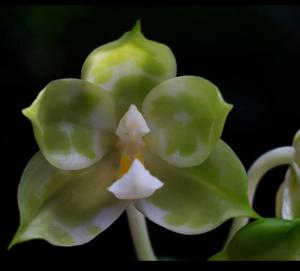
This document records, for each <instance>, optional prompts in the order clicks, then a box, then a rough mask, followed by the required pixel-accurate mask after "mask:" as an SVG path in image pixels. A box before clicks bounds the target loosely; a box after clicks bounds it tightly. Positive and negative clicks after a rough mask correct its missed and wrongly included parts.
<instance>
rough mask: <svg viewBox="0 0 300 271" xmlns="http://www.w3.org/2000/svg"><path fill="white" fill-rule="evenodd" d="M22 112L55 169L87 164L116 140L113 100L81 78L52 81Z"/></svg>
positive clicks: (83, 166)
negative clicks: (30, 123) (28, 120)
mask: <svg viewBox="0 0 300 271" xmlns="http://www.w3.org/2000/svg"><path fill="white" fill-rule="evenodd" d="M23 113H24V115H25V116H26V117H28V118H29V119H30V120H31V122H32V125H33V129H34V135H35V138H36V140H37V143H38V145H39V147H40V149H41V151H42V153H43V154H44V156H45V157H46V159H47V160H48V161H49V162H50V163H51V164H52V165H53V166H55V167H57V168H61V169H67V170H69V169H81V168H85V167H87V166H90V165H92V164H94V163H95V162H96V161H98V160H99V159H101V158H102V157H103V155H105V153H106V152H107V150H108V149H109V148H110V147H111V145H112V143H113V142H114V141H115V139H116V137H115V135H114V132H115V129H116V127H117V122H116V119H115V108H114V101H113V99H112V98H111V97H110V95H109V94H107V93H106V92H105V91H104V90H102V89H101V88H100V87H99V86H97V85H95V84H92V83H89V82H86V81H83V80H79V79H60V80H55V81H52V82H51V83H49V84H48V85H47V86H46V87H45V88H44V89H43V90H42V91H41V92H40V93H39V95H38V96H37V98H36V99H35V101H34V102H33V103H32V105H31V106H30V107H28V108H26V109H24V110H23Z"/></svg>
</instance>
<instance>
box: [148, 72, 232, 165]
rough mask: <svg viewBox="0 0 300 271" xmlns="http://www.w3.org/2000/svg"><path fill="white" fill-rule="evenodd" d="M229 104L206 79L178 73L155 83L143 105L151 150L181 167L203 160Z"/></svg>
mask: <svg viewBox="0 0 300 271" xmlns="http://www.w3.org/2000/svg"><path fill="white" fill-rule="evenodd" d="M231 108H232V105H229V104H227V103H226V102H225V101H224V100H223V98H222V96H221V93H220V92H219V90H218V88H217V87H216V86H215V85H213V84H212V83H211V82H209V81H208V80H206V79H203V78H201V77H196V76H181V77H177V78H173V79H170V80H168V81H166V82H163V83H161V84H160V85H158V86H156V87H155V88H154V89H153V90H152V91H151V92H150V93H149V94H148V95H147V96H146V98H145V100H144V103H143V108H142V113H143V116H144V117H145V119H146V121H147V124H148V126H149V127H150V131H151V133H149V134H148V135H147V136H145V141H146V143H147V145H148V146H149V147H150V149H151V150H152V151H153V152H155V153H156V154H157V155H159V156H160V157H161V158H162V159H164V160H165V161H167V162H169V163H171V164H173V165H175V166H179V167H180V166H182V167H190V166H196V165H199V164H200V163H202V162H203V161H204V160H205V159H206V158H207V157H208V155H209V153H210V152H211V150H212V149H213V147H214V146H215V144H216V143H217V142H218V140H219V139H220V136H221V133H222V130H223V127H224V123H225V119H226V117H227V115H228V113H229V111H230V110H231Z"/></svg>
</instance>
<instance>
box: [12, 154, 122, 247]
mask: <svg viewBox="0 0 300 271" xmlns="http://www.w3.org/2000/svg"><path fill="white" fill-rule="evenodd" d="M116 161H117V157H116V155H115V154H109V155H107V156H105V157H104V158H103V159H102V160H101V161H99V162H97V163H96V164H95V165H93V166H91V167H89V168H86V169H82V170H72V171H66V170H59V169H57V168H54V167H53V166H52V165H50V164H49V163H48V162H47V160H46V159H45V158H44V157H43V155H42V154H41V153H40V152H38V153H37V154H36V155H35V156H34V157H33V158H32V159H31V160H30V161H29V163H28V164H27V166H26V168H25V170H24V173H23V175H22V179H21V182H20V185H19V189H18V205H19V210H20V216H21V222H20V226H19V229H18V231H17V233H16V235H15V237H14V239H13V241H12V244H15V243H19V242H23V241H26V240H30V239H37V238H42V239H45V240H47V241H48V242H49V243H51V244H53V245H58V246H74V245H80V244H83V243H86V242H88V241H90V240H91V239H93V238H94V237H95V236H96V235H98V234H99V233H100V232H102V231H103V230H105V229H106V228H107V227H108V226H110V225H111V224H112V223H113V222H114V221H115V220H116V219H117V218H118V217H119V215H120V214H121V213H122V212H123V211H124V209H125V208H126V207H127V205H128V203H127V201H121V200H118V199H117V198H116V197H115V196H114V195H113V194H112V193H110V192H108V191H107V187H108V186H110V185H111V184H112V183H113V182H114V181H115V175H116V171H117V162H116Z"/></svg>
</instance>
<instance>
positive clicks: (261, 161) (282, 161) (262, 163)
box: [225, 146, 295, 246]
mask: <svg viewBox="0 0 300 271" xmlns="http://www.w3.org/2000/svg"><path fill="white" fill-rule="evenodd" d="M294 156H295V149H294V147H289V146H288V147H280V148H276V149H273V150H271V151H268V152H266V153H265V154H263V155H261V156H260V157H259V158H258V159H257V160H256V161H255V162H254V163H253V164H252V166H251V167H250V168H249V170H248V173H247V175H248V198H249V202H250V204H251V205H253V200H254V195H255V190H256V188H257V185H258V183H259V181H260V180H261V179H262V177H263V176H264V175H265V174H266V173H267V172H268V171H269V170H271V169H273V168H275V167H278V166H282V165H290V163H291V162H292V161H293V160H294ZM248 221H249V218H247V217H246V218H236V219H234V220H233V222H232V225H231V228H230V231H229V235H228V238H227V240H226V242H225V246H226V245H227V244H228V242H229V241H230V240H231V238H232V237H233V236H234V235H235V233H236V232H237V231H238V230H239V229H240V228H242V227H243V226H244V225H246V224H247V223H248Z"/></svg>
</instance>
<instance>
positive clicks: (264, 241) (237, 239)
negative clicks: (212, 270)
mask: <svg viewBox="0 0 300 271" xmlns="http://www.w3.org/2000/svg"><path fill="white" fill-rule="evenodd" d="M299 253H300V220H299V219H297V220H282V219H278V218H266V219H260V220H257V221H255V222H252V223H250V224H247V225H246V226H244V227H243V228H242V229H241V230H239V231H238V232H237V233H236V235H235V236H234V237H233V239H232V240H231V241H230V242H229V244H228V245H227V247H226V248H225V249H224V250H223V251H222V252H220V253H218V254H216V255H215V256H213V257H211V258H210V259H211V260H296V259H298V257H299V255H300V254H299Z"/></svg>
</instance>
